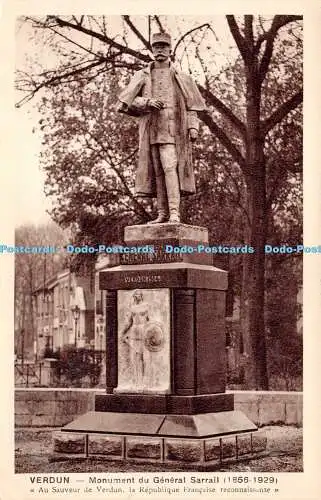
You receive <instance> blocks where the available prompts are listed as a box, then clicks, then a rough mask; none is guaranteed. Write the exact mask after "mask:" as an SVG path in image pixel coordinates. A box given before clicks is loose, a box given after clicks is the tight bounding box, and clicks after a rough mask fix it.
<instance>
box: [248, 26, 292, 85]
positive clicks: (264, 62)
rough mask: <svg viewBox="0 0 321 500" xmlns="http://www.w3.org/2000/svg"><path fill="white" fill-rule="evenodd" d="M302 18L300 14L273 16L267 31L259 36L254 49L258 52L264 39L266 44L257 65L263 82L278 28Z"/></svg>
mask: <svg viewBox="0 0 321 500" xmlns="http://www.w3.org/2000/svg"><path fill="white" fill-rule="evenodd" d="M299 19H302V16H274V18H273V21H272V25H271V28H270V29H269V31H267V32H265V33H264V35H262V36H261V37H259V39H258V41H257V43H256V47H255V50H256V52H258V50H259V48H260V46H261V44H262V42H263V41H264V40H266V45H265V50H264V53H263V56H262V59H261V64H260V67H259V75H260V81H261V82H263V80H264V78H265V76H266V73H267V71H268V69H269V65H270V62H271V57H272V54H273V47H274V40H275V37H276V36H277V34H278V31H279V30H280V28H282V27H283V26H285V25H286V24H288V23H290V22H292V21H296V20H299Z"/></svg>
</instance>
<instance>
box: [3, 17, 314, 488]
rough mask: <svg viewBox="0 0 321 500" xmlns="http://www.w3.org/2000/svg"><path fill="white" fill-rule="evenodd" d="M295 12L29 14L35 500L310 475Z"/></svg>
mask: <svg viewBox="0 0 321 500" xmlns="http://www.w3.org/2000/svg"><path fill="white" fill-rule="evenodd" d="M48 10H49V9H48ZM51 10H54V9H51ZM194 10H195V9H194ZM287 10H289V13H288V14H282V15H281V14H277V13H276V14H264V13H263V14H253V15H252V14H250V13H247V14H245V15H240V14H238V13H235V14H227V15H223V14H219V15H214V14H208V13H206V15H205V13H202V12H201V10H200V14H199V15H196V14H193V15H191V14H186V15H185V14H182V15H174V14H170V13H169V14H147V15H145V14H144V15H143V14H136V13H130V9H128V14H119V15H111V14H104V13H102V14H97V15H88V14H85V13H84V14H79V13H77V14H70V15H66V14H61V15H60V14H48V15H29V14H26V15H22V14H21V15H17V16H16V17H15V20H14V28H15V33H14V38H15V60H14V100H15V102H14V104H15V109H14V119H15V122H16V126H17V128H18V131H19V136H20V137H23V141H21V142H20V143H19V144H18V143H17V146H16V151H15V159H16V160H15V173H14V176H15V180H14V182H15V191H16V192H15V201H14V208H15V214H14V240H13V241H2V242H1V248H0V251H1V254H2V255H1V258H2V257H3V256H5V255H9V254H10V256H11V257H12V259H14V332H13V333H14V335H13V338H14V340H13V344H14V345H13V352H12V359H13V370H14V381H13V383H14V388H13V392H14V407H13V409H12V410H13V415H12V418H13V423H14V473H15V475H16V476H17V477H21V478H22V477H27V478H28V480H27V482H26V483H25V484H27V489H28V491H29V492H28V496H27V497H26V498H38V497H39V498H42V496H43V494H45V495H46V497H47V498H49V497H50V498H51V496H50V495H52V496H56V495H57V494H67V495H73V496H76V497H77V496H78V497H79V496H81V495H84V498H95V497H97V498H102V497H106V494H108V495H110V497H111V498H116V497H117V498H119V497H126V498H132V497H133V498H135V497H136V498H141V496H143V495H146V494H147V495H148V496H149V498H164V497H167V495H170V496H174V497H175V495H176V496H177V495H181V496H182V498H184V497H187V498H188V497H192V496H194V495H195V497H196V496H197V497H198V496H199V495H202V496H203V497H204V498H212V496H213V495H214V494H215V495H216V497H217V498H221V497H222V498H223V497H224V498H225V497H226V496H230V495H231V494H234V497H235V498H236V497H238V496H242V495H248V494H251V495H252V496H253V497H255V496H256V495H257V496H260V495H273V496H276V495H278V493H279V485H278V481H279V474H280V473H289V477H291V476H293V477H294V476H297V474H295V473H300V474H304V472H305V464H306V462H305V461H303V445H304V439H303V434H304V432H303V431H304V422H305V420H304V419H303V399H304V390H303V355H304V343H305V341H304V342H303V331H304V328H303V326H304V325H303V314H304V308H303V259H304V258H305V259H308V258H310V257H311V258H312V259H313V258H314V257H317V254H320V253H321V242H318V241H312V240H311V241H306V240H305V241H304V240H303V201H305V196H306V194H305V193H306V192H305V191H304V196H303V50H304V37H303V28H304V23H305V16H304V15H302V14H297V13H296V12H295V9H294V13H291V9H290V8H289V9H285V11H287ZM101 11H102V12H103V9H101ZM71 473H77V474H76V475H72V476H70V474H71ZM80 473H82V474H80ZM221 473H225V474H221ZM252 473H254V474H252ZM83 474H85V476H84V475H83ZM77 477H79V478H80V479H77ZM81 478H84V479H81ZM37 495H38V496H37ZM48 495H49V496H48ZM86 495H88V496H86ZM118 495H119V496H118Z"/></svg>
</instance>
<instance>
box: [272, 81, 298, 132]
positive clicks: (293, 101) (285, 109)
mask: <svg viewBox="0 0 321 500" xmlns="http://www.w3.org/2000/svg"><path fill="white" fill-rule="evenodd" d="M302 101H303V90H300V91H299V92H297V93H296V94H294V95H293V96H292V97H291V98H290V99H288V100H287V101H285V102H284V103H283V104H281V106H280V107H279V108H278V109H277V110H276V111H274V113H272V114H271V116H270V117H269V118H267V119H266V120H264V121H263V123H262V132H263V134H264V135H266V134H267V133H268V132H269V131H270V130H271V129H272V128H273V127H275V125H277V124H278V123H279V122H281V121H282V120H283V118H284V117H285V116H286V115H287V114H288V113H289V112H290V111H292V110H293V109H295V108H296V107H297V106H299V104H301V103H302Z"/></svg>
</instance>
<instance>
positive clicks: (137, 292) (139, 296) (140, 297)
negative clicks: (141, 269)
mask: <svg viewBox="0 0 321 500" xmlns="http://www.w3.org/2000/svg"><path fill="white" fill-rule="evenodd" d="M132 298H133V300H134V303H135V304H139V303H140V302H142V301H143V300H144V295H143V292H142V291H141V290H135V292H134V293H133V296H132Z"/></svg>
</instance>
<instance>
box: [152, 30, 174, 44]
mask: <svg viewBox="0 0 321 500" xmlns="http://www.w3.org/2000/svg"><path fill="white" fill-rule="evenodd" d="M155 43H166V44H167V45H169V46H171V43H172V40H171V36H170V35H169V34H168V33H165V32H163V33H154V34H153V35H152V45H154V44H155Z"/></svg>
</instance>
